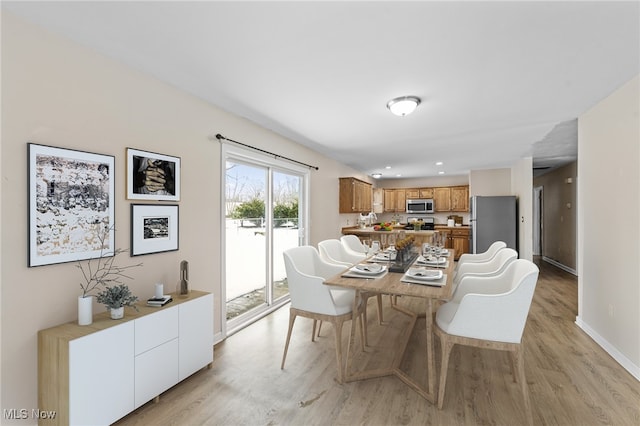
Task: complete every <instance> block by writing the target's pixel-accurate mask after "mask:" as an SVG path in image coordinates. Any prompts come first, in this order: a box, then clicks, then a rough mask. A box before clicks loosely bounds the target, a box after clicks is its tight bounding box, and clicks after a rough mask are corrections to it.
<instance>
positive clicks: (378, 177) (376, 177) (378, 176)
mask: <svg viewBox="0 0 640 426" xmlns="http://www.w3.org/2000/svg"><path fill="white" fill-rule="evenodd" d="M371 177H372V178H374V179H380V178H381V177H382V173H373V174H372V175H371Z"/></svg>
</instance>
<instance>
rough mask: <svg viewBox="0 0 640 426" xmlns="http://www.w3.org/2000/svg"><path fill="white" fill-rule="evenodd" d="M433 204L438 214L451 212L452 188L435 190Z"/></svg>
mask: <svg viewBox="0 0 640 426" xmlns="http://www.w3.org/2000/svg"><path fill="white" fill-rule="evenodd" d="M433 203H434V204H435V211H436V212H450V211H451V188H450V187H444V188H434V189H433Z"/></svg>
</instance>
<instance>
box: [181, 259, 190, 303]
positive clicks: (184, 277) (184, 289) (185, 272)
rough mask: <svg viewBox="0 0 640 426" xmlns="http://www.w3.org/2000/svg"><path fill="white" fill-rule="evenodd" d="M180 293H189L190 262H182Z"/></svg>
mask: <svg viewBox="0 0 640 426" xmlns="http://www.w3.org/2000/svg"><path fill="white" fill-rule="evenodd" d="M180 294H182V295H185V294H189V262H187V261H186V260H183V261H182V262H180Z"/></svg>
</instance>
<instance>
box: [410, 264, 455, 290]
mask: <svg viewBox="0 0 640 426" xmlns="http://www.w3.org/2000/svg"><path fill="white" fill-rule="evenodd" d="M400 281H401V282H404V283H410V284H422V285H429V286H434V287H442V286H444V285H445V284H446V282H447V275H446V274H445V273H444V272H443V271H442V269H429V268H426V267H423V266H413V267H411V268H409V269H407V272H405V273H404V275H403V276H402V278H401V279H400Z"/></svg>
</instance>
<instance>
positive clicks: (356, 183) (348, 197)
mask: <svg viewBox="0 0 640 426" xmlns="http://www.w3.org/2000/svg"><path fill="white" fill-rule="evenodd" d="M339 180H340V200H339V212H340V213H369V212H371V211H373V208H372V185H371V184H370V183H368V182H364V181H361V180H360V179H356V178H353V177H346V178H339Z"/></svg>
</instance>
